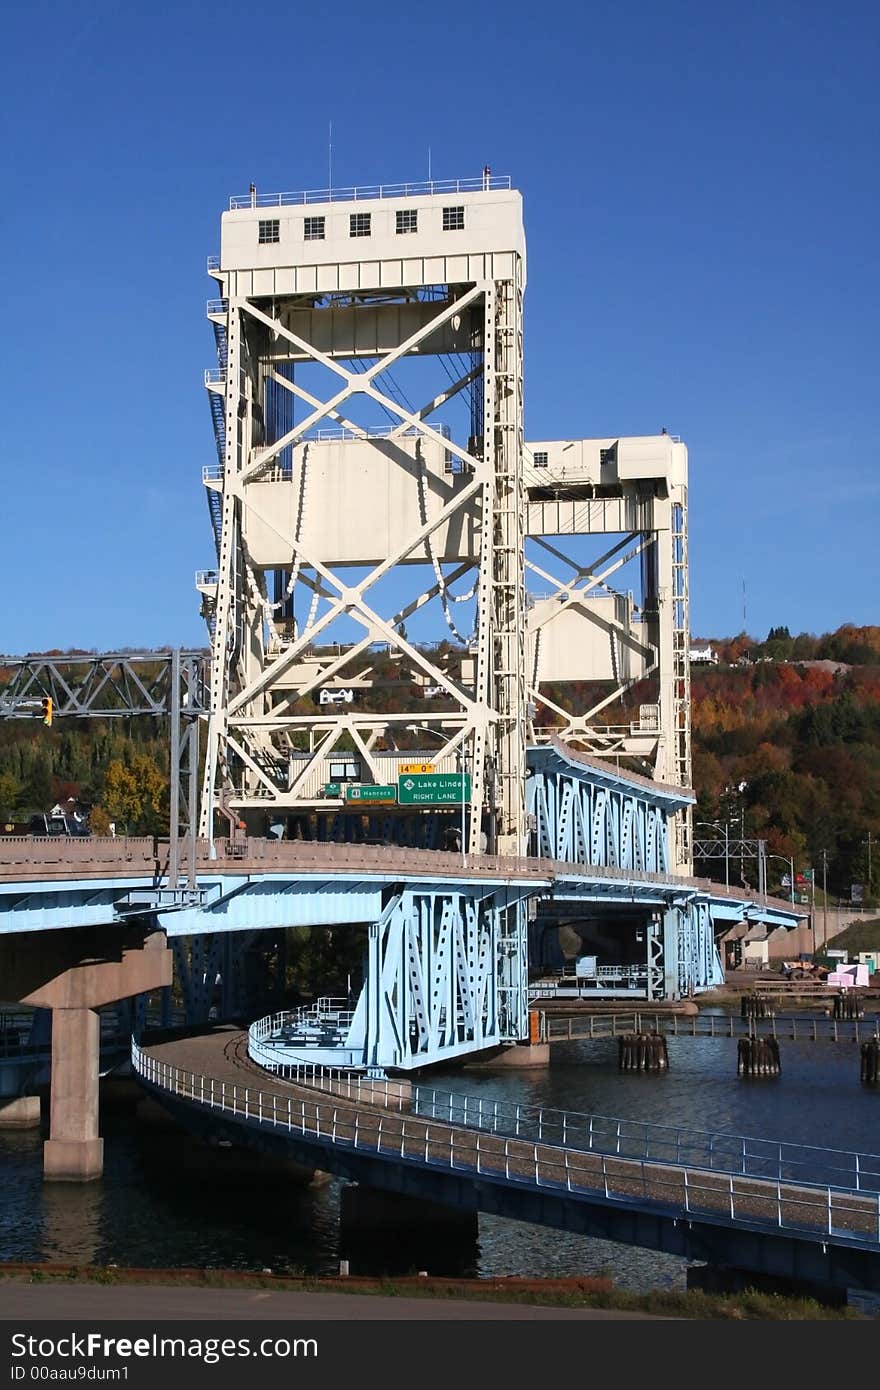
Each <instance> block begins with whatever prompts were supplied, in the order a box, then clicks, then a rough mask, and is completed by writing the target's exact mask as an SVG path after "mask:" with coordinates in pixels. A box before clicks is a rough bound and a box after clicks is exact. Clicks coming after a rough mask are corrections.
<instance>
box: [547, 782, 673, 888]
mask: <svg viewBox="0 0 880 1390" xmlns="http://www.w3.org/2000/svg"><path fill="white" fill-rule="evenodd" d="M527 806H528V810H529V813H530V815H531V816H533V817H534V824H535V829H534V834H535V836H536V849H537V853H538V854H539V855H542V856H546V857H547V858H549V859H564V860H567V861H569V862H570V863H576V864H591V865H607V866H609V867H611V868H615V869H633V870H644V871H647V872H649V873H658V874H665V873H669V872H670V867H669V819H670V813H671V808H670V807H669V806H668V805H664V804H663V803H661V802H659V801H657V800H656V799H655V798H654V797H651V796H648V795H646V794H645V793H639V791H638V790H636V789H634V788H631V787H627V786H626V785H625V784H620V785H618V786H617V787H609V786H602V785H600V784H598V783H597V782H594V781H592V780H586V779H584V778H583V777H577V776H576V775H566V774H565V773H562V772H557V771H552V770H550V769H540V770H536V771H534V772H533V773H532V775H531V776H530V777H529V781H528V787H527Z"/></svg>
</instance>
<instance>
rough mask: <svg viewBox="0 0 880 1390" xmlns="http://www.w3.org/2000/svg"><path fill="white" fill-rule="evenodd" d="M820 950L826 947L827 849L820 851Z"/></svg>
mask: <svg viewBox="0 0 880 1390" xmlns="http://www.w3.org/2000/svg"><path fill="white" fill-rule="evenodd" d="M822 900H823V901H822V950H823V951H825V950H827V949H828V851H827V849H823V851H822Z"/></svg>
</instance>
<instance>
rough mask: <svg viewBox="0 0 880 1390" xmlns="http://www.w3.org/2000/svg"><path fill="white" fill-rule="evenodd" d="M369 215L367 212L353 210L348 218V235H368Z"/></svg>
mask: <svg viewBox="0 0 880 1390" xmlns="http://www.w3.org/2000/svg"><path fill="white" fill-rule="evenodd" d="M371 216H372V214H371V213H369V212H353V213H352V214H351V215H350V217H349V219H348V235H349V236H369V235H370V218H371Z"/></svg>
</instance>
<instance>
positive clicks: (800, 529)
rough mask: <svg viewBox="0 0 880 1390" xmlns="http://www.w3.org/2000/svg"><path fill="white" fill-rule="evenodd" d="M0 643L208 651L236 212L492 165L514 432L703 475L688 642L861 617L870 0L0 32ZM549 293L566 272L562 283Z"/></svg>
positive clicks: (86, 8)
mask: <svg viewBox="0 0 880 1390" xmlns="http://www.w3.org/2000/svg"><path fill="white" fill-rule="evenodd" d="M2 50H3V51H2V54H0V113H2V137H3V138H2V153H0V162H2V172H3V180H2V187H3V193H2V211H0V242H2V251H3V300H4V302H5V325H4V326H5V332H4V334H3V342H2V348H0V373H2V374H0V382H2V392H3V396H4V399H3V421H4V430H3V440H2V465H3V480H4V491H3V498H4V507H3V522H4V524H3V531H2V537H3V542H2V556H3V570H4V578H5V586H4V587H5V594H6V599H7V602H6V603H5V605H4V609H3V613H2V620H0V650H2V651H6V652H24V651H27V650H40V649H44V648H47V647H62V648H64V647H67V646H72V645H80V646H84V647H98V648H105V649H106V648H112V647H113V646H116V645H121V644H129V645H158V644H164V643H191V642H192V643H198V644H200V645H201V644H202V643H203V642H204V640H205V630H204V625H203V623H202V621H201V619H200V618H199V617H198V612H197V598H196V595H195V593H194V590H193V587H192V577H193V571H194V570H195V569H196V568H199V567H202V566H208V565H210V564H211V563H212V561H213V550H212V543H211V539H210V530H209V525H208V516H207V509H206V506H205V501H204V497H203V493H202V486H201V482H200V473H201V466H202V464H203V463H207V462H211V461H212V460H213V459H214V457H215V455H214V451H213V441H212V436H211V428H210V419H209V413H208V407H207V404H206V401H205V399H204V389H203V387H202V384H201V374H202V369H203V368H204V367H205V366H209V365H212V362H213V356H212V350H213V344H212V338H211V332H210V325H209V324H208V323H207V322H206V320H205V316H204V304H205V300H206V299H207V298H208V297H209V296H210V295H211V293H212V290H213V288H214V282H213V281H211V280H209V279H208V278H207V277H206V275H205V269H204V266H205V255H206V253H208V252H212V251H215V250H216V249H217V248H218V241H219V216H220V212H221V210H222V209H223V207H224V206H225V205H226V200H227V198H228V195H229V194H230V193H240V192H246V191H247V187H248V184H249V183H250V181H251V180H253V181H254V182H255V183H256V184H257V185H258V187H259V188H260V189H262V190H266V191H270V190H278V189H292V188H308V187H323V186H324V185H325V184H326V180H327V127H328V121H330V120H331V119H332V122H333V147H334V148H333V176H334V183H336V184H351V183H372V182H379V181H394V180H403V179H417V178H423V177H425V175H426V172H427V150H428V146H429V145H430V147H431V151H432V168H433V173H434V176H435V177H437V178H442V177H465V176H473V175H477V174H479V172H480V170H481V169H482V167H483V165H484V164H486V163H489V164H490V165H491V166H492V169H493V171H495V172H496V173H510V174H511V175H512V176H513V179H514V182H515V184H516V185H517V186H518V187H519V188H520V189H521V190H522V192H523V195H524V198H525V215H526V232H527V239H528V251H529V287H528V293H527V298H526V429H527V434H528V435H530V436H531V437H533V438H565V437H577V436H579V435H617V434H638V433H653V432H656V431H658V430H659V429H660V428H661V427H663V426H665V427H666V428H667V429H668V430H669V431H670V432H672V433H677V434H680V435H681V436H682V437H683V438H684V439H685V441H686V442H687V444H688V446H689V449H690V464H691V595H692V627H693V630H694V632H695V634H697V635H704V636H710V635H721V634H726V633H732V632H735V631H738V630H739V629H740V628H741V627H742V618H743V595H742V581H743V577H745V580H746V601H747V617H748V627H749V629H750V630H751V631H752V632H753V633H755V634H756V635H759V636H760V635H765V634H766V630H767V628H768V627H769V626H770V625H771V624H777V623H787V624H788V626H789V627H790V628H791V629H792V631H795V630H802V629H805V630H811V631H823V630H827V629H830V628H834V627H836V626H837V625H838V624H839V623H841V622H844V621H848V620H850V621H854V622H858V623H869V622H877V621H878V618H880V611H878V580H880V562H878V558H877V557H878V549H877V539H876V531H877V518H878V514H880V468H878V463H880V459H878V443H877V439H878V432H877V427H878V419H877V394H878V380H880V373H878V365H880V364H878V331H880V304H878V276H877V262H878V201H880V199H878V180H877V149H878V136H880V131H878V125H880V121H878V113H880V98H878V90H877V71H878V66H880V5H878V4H877V3H876V0H873V2H869V0H865V2H864V3H859V2H858V0H836V2H835V3H834V4H832V3H830V0H764V2H763V3H755V2H754V0H719V3H706V0H629V3H625V2H623V0H622V2H621V3H616V4H613V5H611V4H608V3H601V4H598V3H595V0H585V3H583V4H571V5H568V4H556V5H549V6H540V5H538V6H536V5H534V4H524V3H520V0H513V3H500V2H499V3H495V2H491V0H490V3H482V4H475V3H473V2H472V0H451V3H447V4H445V5H444V6H443V7H438V6H430V7H428V6H420V5H417V4H412V3H408V4H401V3H399V0H388V2H387V3H384V4H382V5H370V6H365V5H361V4H357V5H353V4H351V3H349V0H337V2H336V3H335V4H334V5H332V6H329V7H326V6H318V5H314V6H312V5H300V4H292V3H289V0H288V3H278V0H265V3H263V4H261V5H259V6H248V5H242V4H241V3H235V4H233V3H229V0H212V3H210V4H197V3H194V0H179V3H167V0H155V3H151V4H150V5H143V6H141V5H138V6H135V5H133V4H130V3H126V2H125V0H123V3H119V0H113V3H111V0H79V3H76V4H61V3H51V0H50V3H42V4H41V3H39V0H37V2H36V3H34V4H32V5H30V6H14V7H7V8H6V10H5V12H4V24H3V45H2ZM566 266H568V267H570V270H569V272H568V273H565V270H564V268H565V267H566Z"/></svg>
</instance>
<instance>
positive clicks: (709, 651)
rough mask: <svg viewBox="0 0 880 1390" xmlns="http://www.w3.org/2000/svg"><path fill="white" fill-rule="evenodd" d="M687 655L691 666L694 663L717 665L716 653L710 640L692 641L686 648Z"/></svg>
mask: <svg viewBox="0 0 880 1390" xmlns="http://www.w3.org/2000/svg"><path fill="white" fill-rule="evenodd" d="M688 657H689V659H690V663H691V665H692V666H694V665H696V664H700V665H703V666H717V665H718V653H717V652H716V651H715V650H714V648H713V647H712V645H711V643H710V642H693V643H692V644H691V646H690V648H689V649H688Z"/></svg>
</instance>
